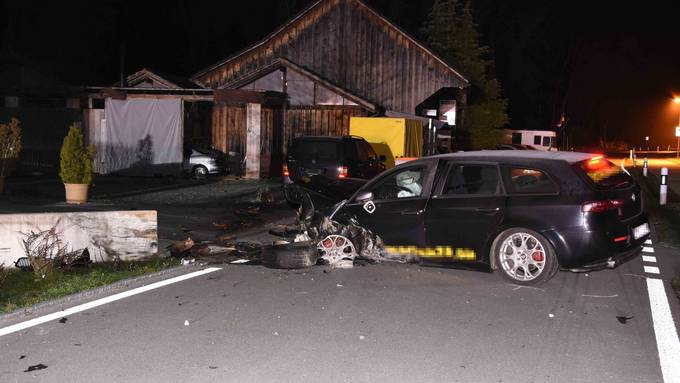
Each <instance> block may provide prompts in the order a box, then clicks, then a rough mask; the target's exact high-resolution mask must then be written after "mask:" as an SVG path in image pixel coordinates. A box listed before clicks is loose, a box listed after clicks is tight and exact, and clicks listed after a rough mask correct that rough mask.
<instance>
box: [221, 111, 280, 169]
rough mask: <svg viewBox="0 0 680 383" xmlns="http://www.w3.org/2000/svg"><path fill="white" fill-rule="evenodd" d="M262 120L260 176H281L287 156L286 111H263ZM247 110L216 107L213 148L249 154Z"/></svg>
mask: <svg viewBox="0 0 680 383" xmlns="http://www.w3.org/2000/svg"><path fill="white" fill-rule="evenodd" d="M261 113H262V116H261V119H260V123H261V128H260V129H261V130H260V150H261V151H260V174H261V175H262V176H273V175H277V174H280V173H281V164H282V153H283V109H282V108H281V107H271V106H263V107H262V112H261ZM246 135H247V132H246V106H245V105H219V104H216V105H215V106H213V118H212V134H211V137H212V144H213V145H214V146H215V148H216V149H218V150H220V151H222V152H225V153H227V152H237V153H241V154H245V152H246Z"/></svg>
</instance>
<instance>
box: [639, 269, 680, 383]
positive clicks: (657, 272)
mask: <svg viewBox="0 0 680 383" xmlns="http://www.w3.org/2000/svg"><path fill="white" fill-rule="evenodd" d="M645 273H649V274H661V271H659V268H658V267H656V266H645ZM679 383H680V382H679Z"/></svg>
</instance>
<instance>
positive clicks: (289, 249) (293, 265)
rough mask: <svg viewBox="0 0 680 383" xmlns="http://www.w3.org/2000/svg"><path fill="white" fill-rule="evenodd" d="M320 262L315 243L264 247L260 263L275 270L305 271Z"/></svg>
mask: <svg viewBox="0 0 680 383" xmlns="http://www.w3.org/2000/svg"><path fill="white" fill-rule="evenodd" d="M318 260H319V252H318V250H317V248H316V243H315V242H294V243H285V244H278V245H277V244H274V245H272V246H264V247H263V248H262V255H261V256H260V261H261V263H262V265H263V266H265V267H269V268H274V269H304V268H307V267H311V266H314V265H315V264H316V263H317V261H318Z"/></svg>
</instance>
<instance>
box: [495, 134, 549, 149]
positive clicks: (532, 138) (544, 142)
mask: <svg viewBox="0 0 680 383" xmlns="http://www.w3.org/2000/svg"><path fill="white" fill-rule="evenodd" d="M505 132H506V139H505V142H506V143H508V144H521V145H529V146H531V147H533V148H534V149H537V150H557V141H556V140H557V133H555V132H554V131H552V130H511V129H506V130H505Z"/></svg>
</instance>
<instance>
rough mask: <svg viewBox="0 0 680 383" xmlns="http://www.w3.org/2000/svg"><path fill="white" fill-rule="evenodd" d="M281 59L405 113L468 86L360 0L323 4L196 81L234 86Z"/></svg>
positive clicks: (219, 85)
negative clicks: (433, 97) (439, 94)
mask: <svg viewBox="0 0 680 383" xmlns="http://www.w3.org/2000/svg"><path fill="white" fill-rule="evenodd" d="M279 57H285V58H287V59H289V60H290V61H292V62H294V63H296V64H298V65H300V66H302V67H305V68H308V69H311V70H312V71H314V72H315V73H317V74H319V75H320V76H322V77H325V78H327V79H328V80H330V81H331V82H333V83H335V84H338V85H340V86H341V87H343V88H345V89H348V90H349V91H351V92H353V93H355V94H357V95H358V96H361V97H363V98H365V99H368V100H371V101H373V102H376V103H377V104H379V105H382V106H384V107H385V108H386V109H389V110H394V111H399V112H403V113H414V112H415V107H416V106H417V105H418V104H420V103H421V102H422V101H424V100H425V99H426V98H428V97H429V96H430V95H432V94H433V93H435V92H436V91H437V90H439V89H441V88H442V87H463V86H465V85H466V84H465V82H464V81H463V80H462V79H461V78H460V77H459V76H457V75H456V74H455V73H453V72H452V71H450V70H449V69H448V68H447V67H446V66H445V65H444V64H443V63H442V62H441V61H439V60H438V59H437V58H436V57H434V56H432V55H430V54H429V53H427V51H426V50H425V49H423V47H422V45H419V44H417V43H415V42H414V41H413V40H411V39H409V38H408V37H406V36H405V35H404V34H402V33H401V32H400V31H399V30H398V29H396V28H395V27H393V26H392V25H390V24H388V23H386V22H385V21H384V20H383V19H382V18H380V17H379V16H377V15H376V14H374V13H373V12H372V11H370V10H368V9H367V8H366V7H365V6H364V5H363V4H362V3H359V2H358V1H355V0H328V1H324V2H321V3H319V4H318V5H317V6H316V7H315V8H313V9H311V10H310V11H309V12H307V13H306V14H305V15H304V16H303V17H301V18H299V19H297V20H296V21H295V22H293V23H291V24H290V25H288V26H287V27H286V28H284V30H283V31H282V32H281V33H279V34H278V35H276V36H274V37H273V38H271V39H270V40H268V41H267V42H265V43H264V44H262V45H261V46H259V47H257V48H255V49H253V50H251V51H249V52H247V53H245V54H243V55H241V56H239V57H237V58H235V59H233V60H231V61H229V62H227V63H225V64H223V65H221V66H218V67H216V68H215V69H213V70H211V71H209V72H206V73H205V74H203V75H201V76H199V78H197V80H198V81H199V82H201V83H202V84H204V85H205V86H208V87H211V88H229V84H230V83H234V82H236V81H238V80H239V79H241V78H243V77H244V76H246V75H248V74H249V73H252V72H253V71H255V70H257V69H259V68H262V67H264V66H267V65H269V64H271V63H272V61H274V60H276V59H277V58H279Z"/></svg>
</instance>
